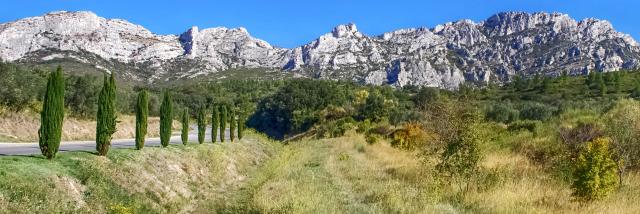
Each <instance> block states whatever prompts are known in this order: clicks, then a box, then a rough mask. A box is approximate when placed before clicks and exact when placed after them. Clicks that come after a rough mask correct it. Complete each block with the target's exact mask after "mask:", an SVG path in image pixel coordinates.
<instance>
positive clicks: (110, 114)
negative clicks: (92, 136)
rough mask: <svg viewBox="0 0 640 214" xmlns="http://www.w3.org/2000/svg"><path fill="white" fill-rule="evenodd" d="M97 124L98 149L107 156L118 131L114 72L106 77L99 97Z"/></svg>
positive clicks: (99, 153)
mask: <svg viewBox="0 0 640 214" xmlns="http://www.w3.org/2000/svg"><path fill="white" fill-rule="evenodd" d="M96 121H97V124H96V150H97V151H98V155H100V156H105V155H107V152H109V147H111V139H112V135H113V133H115V132H116V80H115V75H114V73H113V72H112V73H111V75H110V77H109V78H107V76H106V75H105V77H104V84H103V86H102V91H100V95H99V97H98V116H97V119H96Z"/></svg>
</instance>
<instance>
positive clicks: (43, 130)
mask: <svg viewBox="0 0 640 214" xmlns="http://www.w3.org/2000/svg"><path fill="white" fill-rule="evenodd" d="M63 120H64V77H63V74H62V67H60V66H58V68H57V69H56V71H55V72H53V73H51V74H49V80H48V82H47V92H46V94H45V95H44V101H43V106H42V112H40V129H39V130H38V135H39V137H40V138H39V145H40V151H42V155H44V156H45V157H46V158H47V159H52V158H54V157H55V156H56V153H58V148H59V147H60V138H61V137H62V122H63Z"/></svg>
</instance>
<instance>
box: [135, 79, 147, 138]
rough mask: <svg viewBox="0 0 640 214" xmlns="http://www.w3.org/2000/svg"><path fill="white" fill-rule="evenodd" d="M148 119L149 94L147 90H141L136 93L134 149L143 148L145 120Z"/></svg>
mask: <svg viewBox="0 0 640 214" xmlns="http://www.w3.org/2000/svg"><path fill="white" fill-rule="evenodd" d="M148 117H149V94H148V93H147V90H144V89H143V90H141V91H140V92H139V93H138V102H137V104H136V149H138V150H140V149H142V148H143V147H144V141H145V137H146V136H147V118H148Z"/></svg>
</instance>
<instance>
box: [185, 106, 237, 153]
mask: <svg viewBox="0 0 640 214" xmlns="http://www.w3.org/2000/svg"><path fill="white" fill-rule="evenodd" d="M212 109H213V110H212V112H211V124H212V125H211V142H212V143H215V141H216V138H217V137H219V139H220V142H224V141H225V136H224V133H225V129H226V126H227V124H229V138H230V140H231V141H234V140H235V139H236V133H237V136H238V139H242V136H243V135H242V132H243V131H244V127H245V126H244V117H243V116H241V115H242V114H238V115H237V116H236V113H235V112H234V111H233V110H232V109H231V108H228V107H227V106H225V105H219V106H218V107H215V106H214V107H213V108H212ZM188 117H189V115H188V111H187V110H185V112H184V114H183V117H182V124H183V125H182V136H183V137H182V143H183V144H185V145H186V144H187V142H188V140H189V139H188V133H189V125H188V123H189V118H188ZM196 120H197V124H198V143H199V144H203V143H204V138H205V131H206V127H207V118H206V108H200V109H199V110H198V114H197V115H196ZM218 133H220V135H218Z"/></svg>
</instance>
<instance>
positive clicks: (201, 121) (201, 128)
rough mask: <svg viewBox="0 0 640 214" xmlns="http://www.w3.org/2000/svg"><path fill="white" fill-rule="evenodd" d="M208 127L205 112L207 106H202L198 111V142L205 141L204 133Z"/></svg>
mask: <svg viewBox="0 0 640 214" xmlns="http://www.w3.org/2000/svg"><path fill="white" fill-rule="evenodd" d="M206 129H207V116H206V112H205V108H204V107H202V108H200V111H199V112H198V143H200V144H203V143H204V134H205V130H206Z"/></svg>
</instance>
